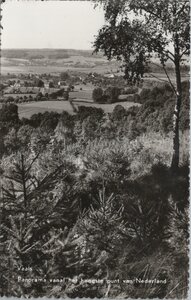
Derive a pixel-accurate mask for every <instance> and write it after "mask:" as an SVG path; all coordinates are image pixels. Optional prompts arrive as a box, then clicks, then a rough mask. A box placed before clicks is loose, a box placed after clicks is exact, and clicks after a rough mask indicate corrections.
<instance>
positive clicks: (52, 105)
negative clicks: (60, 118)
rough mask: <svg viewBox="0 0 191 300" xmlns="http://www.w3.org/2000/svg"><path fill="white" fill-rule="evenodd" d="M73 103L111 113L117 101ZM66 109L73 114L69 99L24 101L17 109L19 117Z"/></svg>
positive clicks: (125, 103) (125, 104) (124, 103)
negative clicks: (108, 102) (110, 102)
mask: <svg viewBox="0 0 191 300" xmlns="http://www.w3.org/2000/svg"><path fill="white" fill-rule="evenodd" d="M73 104H74V106H75V107H76V108H78V107H79V106H87V107H96V108H102V109H103V110H104V112H108V113H111V112H112V111H113V109H114V107H115V106H116V105H117V104H118V103H112V104H98V103H93V101H88V102H87V101H83V100H82V101H80V100H75V101H73ZM120 105H122V106H123V107H124V108H125V109H128V108H130V107H131V106H135V105H137V106H139V105H140V104H135V103H133V102H125V101H124V102H120ZM63 110H64V111H67V112H68V113H70V114H73V113H74V112H73V109H72V106H71V104H70V102H69V101H55V100H52V101H39V102H32V103H26V104H18V111H19V117H20V118H23V117H24V118H30V117H31V116H32V115H33V114H36V113H39V112H41V113H43V112H45V111H55V112H59V113H61V112H62V111H63Z"/></svg>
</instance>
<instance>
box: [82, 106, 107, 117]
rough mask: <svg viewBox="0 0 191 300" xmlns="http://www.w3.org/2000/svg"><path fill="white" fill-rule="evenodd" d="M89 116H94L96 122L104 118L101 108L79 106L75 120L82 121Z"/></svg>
mask: <svg viewBox="0 0 191 300" xmlns="http://www.w3.org/2000/svg"><path fill="white" fill-rule="evenodd" d="M89 116H91V117H92V116H95V117H96V118H97V120H101V119H102V118H103V116H104V111H103V109H101V108H97V107H90V106H89V107H87V106H79V107H78V113H77V119H78V120H84V119H86V118H87V117H89Z"/></svg>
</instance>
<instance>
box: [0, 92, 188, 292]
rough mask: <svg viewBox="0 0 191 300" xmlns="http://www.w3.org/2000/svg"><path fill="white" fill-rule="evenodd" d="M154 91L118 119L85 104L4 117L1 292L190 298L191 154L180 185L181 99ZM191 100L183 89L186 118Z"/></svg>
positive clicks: (0, 116) (7, 112)
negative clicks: (177, 133) (177, 111)
mask: <svg viewBox="0 0 191 300" xmlns="http://www.w3.org/2000/svg"><path fill="white" fill-rule="evenodd" d="M151 92H152V98H151V96H149V97H148V98H147V95H146V96H145V101H144V104H143V105H142V106H140V107H137V106H134V107H131V108H130V109H128V110H126V109H125V108H124V107H123V106H121V105H116V106H115V108H114V110H113V112H112V113H111V114H105V113H104V111H103V110H102V109H98V108H93V107H83V106H80V107H79V108H78V112H77V113H76V114H75V115H70V114H68V113H67V112H63V113H61V114H59V113H56V112H46V113H43V114H42V113H39V114H36V115H33V116H32V117H31V118H30V119H22V120H19V118H18V110H17V106H16V105H14V104H9V105H8V104H7V105H5V106H3V107H2V108H1V110H0V120H1V122H0V126H1V127H0V138H1V152H0V155H1V164H0V180H1V193H0V217H1V227H0V258H1V260H0V270H1V272H0V276H1V277H0V293H1V294H3V295H6V296H8V295H11V296H15V297H20V296H21V295H23V296H26V297H32V296H33V297H37V296H50V297H51V296H54V297H66V296H67V297H111V298H117V297H124V295H125V297H131V298H135V297H137V298H138V297H142V298H143V297H144V298H156V297H159V298H161V297H163V298H164V297H168V296H170V297H172V298H185V297H186V295H187V281H188V197H189V181H188V177H189V170H188V160H187V158H188V152H187V150H186V144H185V145H184V146H183V150H182V153H181V166H180V168H179V170H178V172H177V174H176V175H173V176H172V174H171V171H170V168H169V165H170V161H171V147H170V146H169V145H170V143H171V141H172V135H171V125H170V124H171V122H170V121H171V118H172V107H173V103H174V102H173V94H172V92H171V91H170V90H158V91H156V90H155V91H151ZM151 92H150V93H151ZM114 94H115V97H116V93H114ZM188 95H189V92H188V87H186V86H185V87H184V106H183V107H182V111H181V114H182V116H186V115H187V113H188V112H187V110H188V98H187V97H188ZM165 97H166V98H165ZM164 98H165V99H164ZM182 119H184V120H182V121H181V122H182V123H181V126H182V130H183V131H184V133H183V134H184V137H185V138H186V139H187V140H188V133H186V132H185V129H186V128H188V121H186V120H187V119H186V118H182ZM167 133H168V134H167ZM182 143H183V139H182ZM19 266H22V267H32V269H31V271H30V272H29V273H28V272H24V271H22V270H19V269H18V267H19ZM18 276H20V277H21V278H22V279H27V278H29V277H30V278H38V279H39V278H41V279H42V280H41V281H40V280H39V281H38V282H34V281H30V282H27V281H25V280H18ZM63 278H64V279H66V280H65V281H62V282H59V280H61V279H63ZM136 278H137V279H139V280H141V279H157V280H161V282H159V283H158V284H152V288H151V286H150V284H145V285H143V283H140V282H138V281H137V282H136V281H135V279H136ZM53 279H57V282H56V281H55V282H52V281H51V280H53ZM92 279H94V280H101V282H102V283H96V282H94V283H92V282H89V283H88V282H85V280H92ZM108 280H110V281H111V280H113V281H116V282H117V283H111V282H109V281H108ZM124 280H134V281H133V282H132V283H131V284H127V283H125V282H124Z"/></svg>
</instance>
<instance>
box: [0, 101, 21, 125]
mask: <svg viewBox="0 0 191 300" xmlns="http://www.w3.org/2000/svg"><path fill="white" fill-rule="evenodd" d="M18 121H19V115H18V106H17V105H16V104H13V103H10V104H3V106H2V108H1V109H0V122H18Z"/></svg>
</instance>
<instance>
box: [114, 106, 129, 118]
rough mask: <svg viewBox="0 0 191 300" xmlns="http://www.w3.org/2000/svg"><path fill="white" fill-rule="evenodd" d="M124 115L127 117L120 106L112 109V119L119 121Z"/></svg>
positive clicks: (124, 110)
mask: <svg viewBox="0 0 191 300" xmlns="http://www.w3.org/2000/svg"><path fill="white" fill-rule="evenodd" d="M126 115H127V111H126V109H125V108H124V107H123V106H122V105H120V104H118V105H116V106H115V107H114V109H113V112H112V115H111V116H112V119H114V120H119V121H120V120H121V119H123V117H124V116H126Z"/></svg>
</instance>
